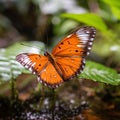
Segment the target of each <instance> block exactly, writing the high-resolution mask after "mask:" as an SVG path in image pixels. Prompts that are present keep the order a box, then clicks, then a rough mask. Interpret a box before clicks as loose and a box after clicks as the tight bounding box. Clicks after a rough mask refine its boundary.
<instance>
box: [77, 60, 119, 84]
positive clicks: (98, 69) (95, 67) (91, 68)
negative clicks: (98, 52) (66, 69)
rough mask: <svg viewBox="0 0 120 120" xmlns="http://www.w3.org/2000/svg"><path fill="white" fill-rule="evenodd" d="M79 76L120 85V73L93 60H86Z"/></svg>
mask: <svg viewBox="0 0 120 120" xmlns="http://www.w3.org/2000/svg"><path fill="white" fill-rule="evenodd" d="M79 77H80V78H86V79H90V80H94V81H97V82H103V83H107V84H111V85H120V74H118V73H117V72H116V71H115V70H113V69H111V68H108V67H105V66H104V65H101V64H99V63H95V62H91V61H87V62H86V66H85V69H84V71H83V72H82V73H81V74H80V75H79Z"/></svg>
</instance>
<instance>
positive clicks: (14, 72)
mask: <svg viewBox="0 0 120 120" xmlns="http://www.w3.org/2000/svg"><path fill="white" fill-rule="evenodd" d="M23 44H27V45H29V46H35V47H28V46H25V45H21V44H20V43H16V44H14V45H12V46H11V47H9V48H6V49H3V48H2V49H0V53H1V55H0V81H8V80H11V79H15V78H16V77H17V76H18V75H19V74H21V73H29V71H28V70H25V68H24V67H23V66H22V65H21V64H20V63H18V62H17V61H16V59H15V58H16V55H18V54H20V53H26V52H27V53H42V50H43V49H44V44H43V43H41V42H36V41H34V42H30V43H26V42H24V43H23ZM36 47H39V49H38V48H36Z"/></svg>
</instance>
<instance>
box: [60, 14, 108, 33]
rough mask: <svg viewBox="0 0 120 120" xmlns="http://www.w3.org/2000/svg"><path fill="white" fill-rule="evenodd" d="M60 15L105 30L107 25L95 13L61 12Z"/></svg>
mask: <svg viewBox="0 0 120 120" xmlns="http://www.w3.org/2000/svg"><path fill="white" fill-rule="evenodd" d="M61 16H62V17H65V18H69V19H73V20H77V21H79V22H82V23H85V24H87V25H90V26H94V27H96V28H97V29H99V30H101V31H106V30H107V26H106V24H105V23H104V21H103V20H102V19H101V18H100V17H99V16H98V15H96V14H93V13H85V14H65V13H64V14H62V15H61Z"/></svg>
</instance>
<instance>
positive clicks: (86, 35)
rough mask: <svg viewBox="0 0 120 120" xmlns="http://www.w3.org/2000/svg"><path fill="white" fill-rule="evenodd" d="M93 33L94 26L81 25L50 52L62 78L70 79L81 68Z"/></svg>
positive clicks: (92, 38)
mask: <svg viewBox="0 0 120 120" xmlns="http://www.w3.org/2000/svg"><path fill="white" fill-rule="evenodd" d="M95 34H96V30H95V28H93V27H83V28H80V29H78V30H77V31H76V32H74V33H73V34H71V35H69V36H67V37H66V38H64V39H63V40H62V41H60V42H59V43H58V44H57V45H56V46H55V48H54V49H53V51H52V54H53V56H54V57H55V60H56V63H57V64H58V66H59V67H60V68H61V70H62V74H63V76H64V80H68V79H70V78H71V77H72V76H75V75H76V74H77V73H80V72H81V71H82V70H83V68H84V65H85V59H84V57H85V56H87V55H88V54H89V52H90V50H91V47H92V43H93V40H94V37H95Z"/></svg>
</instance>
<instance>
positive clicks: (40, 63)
mask: <svg viewBox="0 0 120 120" xmlns="http://www.w3.org/2000/svg"><path fill="white" fill-rule="evenodd" d="M16 60H17V61H18V62H20V63H21V64H22V65H23V66H24V67H25V68H27V69H29V70H30V71H31V72H32V73H34V74H36V75H37V77H38V80H39V81H40V82H42V83H44V84H45V85H47V86H50V87H56V86H58V85H59V84H61V83H62V82H63V80H62V78H61V77H60V75H59V74H58V72H57V70H56V69H55V68H54V67H53V65H52V64H51V63H50V61H49V60H48V57H46V56H43V55H38V54H27V53H23V54H19V55H18V56H17V57H16Z"/></svg>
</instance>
